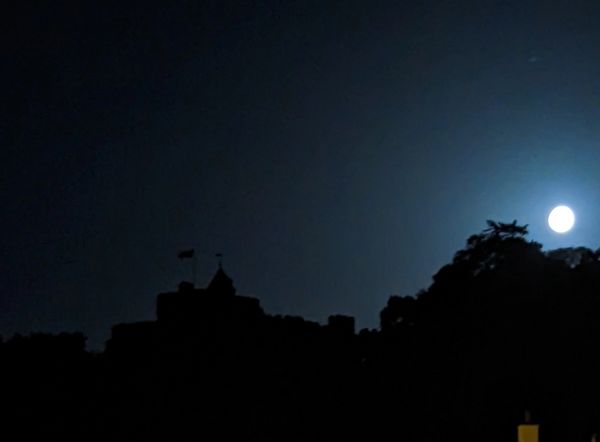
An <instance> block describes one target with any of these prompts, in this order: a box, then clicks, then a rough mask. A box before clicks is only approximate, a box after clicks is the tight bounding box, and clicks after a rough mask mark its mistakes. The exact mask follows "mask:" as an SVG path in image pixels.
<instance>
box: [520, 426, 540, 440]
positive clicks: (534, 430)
mask: <svg viewBox="0 0 600 442" xmlns="http://www.w3.org/2000/svg"><path fill="white" fill-rule="evenodd" d="M539 428H540V427H539V425H531V424H525V425H519V427H518V432H519V442H538V441H539V437H540V436H539Z"/></svg>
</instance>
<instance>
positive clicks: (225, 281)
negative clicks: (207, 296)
mask: <svg viewBox="0 0 600 442" xmlns="http://www.w3.org/2000/svg"><path fill="white" fill-rule="evenodd" d="M207 289H208V290H209V291H211V292H215V293H222V294H224V295H229V296H233V295H235V287H234V286H233V280H232V279H231V278H230V277H229V276H227V274H226V273H225V271H224V270H223V265H222V263H221V262H219V268H218V270H217V272H216V273H215V276H213V278H212V280H211V281H210V284H208V287H207Z"/></svg>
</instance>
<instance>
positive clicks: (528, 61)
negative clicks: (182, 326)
mask: <svg viewBox="0 0 600 442" xmlns="http://www.w3.org/2000/svg"><path fill="white" fill-rule="evenodd" d="M84 3H85V5H84ZM124 3H126V2H121V1H118V2H97V3H96V2H73V3H65V2H59V1H57V2H39V3H38V2H14V4H13V5H12V6H7V4H3V7H2V14H0V15H1V17H2V18H1V19H0V21H1V23H0V25H1V28H0V29H2V30H1V31H0V36H1V39H0V45H1V48H2V58H1V60H2V62H1V63H2V66H1V67H2V69H1V72H0V80H1V85H2V96H1V98H2V99H1V100H0V103H1V104H0V116H1V119H0V141H1V150H0V155H1V158H0V167H1V175H0V201H1V202H2V215H1V217H0V228H1V232H2V238H3V240H2V247H1V249H0V250H1V255H0V266H1V267H0V269H1V270H0V333H1V334H2V335H4V337H5V338H6V337H10V336H11V335H12V334H13V333H15V332H21V333H29V332H32V331H45V332H59V331H75V330H81V331H83V332H84V333H85V334H87V335H88V336H89V337H90V346H91V347H92V348H102V345H103V342H104V340H105V339H106V338H108V334H109V330H110V326H111V325H112V324H115V323H117V322H132V321H136V320H145V319H152V318H153V317H154V300H155V295H156V294H157V293H158V292H160V291H167V290H172V289H174V288H175V287H176V285H177V283H178V282H179V281H180V280H182V279H189V278H191V270H190V262H188V261H183V262H182V261H180V260H178V259H177V253H178V252H179V251H181V250H183V249H187V248H192V247H193V248H195V249H196V252H197V255H198V261H197V266H198V283H199V284H200V285H201V286H203V285H205V284H206V283H207V282H208V280H209V279H210V277H211V276H212V274H213V273H214V271H215V270H216V268H217V259H216V258H215V257H214V254H215V253H218V252H222V253H223V254H224V267H225V269H226V271H227V272H228V273H229V274H230V276H231V277H232V278H233V279H234V281H235V284H236V287H237V288H238V292H241V293H243V294H249V295H255V296H257V297H259V298H260V299H261V301H262V304H263V307H264V308H265V310H266V311H267V312H268V313H273V314H276V313H281V314H294V315H302V316H304V317H306V318H307V319H311V320H317V321H319V322H324V321H326V319H327V316H328V315H329V314H332V313H342V314H350V315H354V316H356V317H357V320H358V324H357V325H358V327H359V328H363V327H376V326H377V325H378V314H379V311H380V310H381V308H382V307H383V306H384V305H385V303H386V301H387V298H388V297H389V295H391V294H401V295H406V294H415V293H416V292H417V291H418V290H419V289H421V288H425V287H427V286H428V285H429V284H430V282H431V276H432V275H433V274H434V273H435V272H436V271H437V270H438V269H439V267H440V266H442V265H443V264H445V263H447V262H449V260H450V259H451V258H452V255H453V254H454V252H455V251H456V250H458V249H459V248H461V247H462V246H463V245H464V243H465V240H466V238H467V237H468V236H469V235H471V234H473V233H477V232H479V231H481V230H482V229H483V228H485V221H486V219H495V220H499V221H512V220H513V219H517V220H518V221H519V222H520V223H524V224H525V223H527V224H529V226H530V233H531V234H530V237H531V238H532V239H535V240H537V241H540V242H542V243H543V244H544V246H545V248H556V247H562V246H570V245H585V246H588V247H591V248H594V249H595V248H597V247H598V246H600V223H598V222H597V220H598V218H599V217H600V210H599V207H600V144H599V141H600V124H599V121H600V2H597V1H589V2H577V1H564V2H551V1H543V2H542V1H541V2H530V1H525V0H521V1H514V2H511V1H473V2H458V1H447V2H442V1H439V2H431V1H415V2H401V1H397V2H389V3H387V2H372V1H360V2H357V1H343V2H342V1H340V2H327V1H323V0H318V1H304V2H291V1H243V2H242V1H240V2H232V3H230V2H225V1H214V2H200V1H198V2H196V1H180V2H174V1H171V2H164V3H163V4H162V5H159V6H153V5H151V2H146V1H144V2H139V3H127V5H124ZM560 203H564V204H568V205H570V206H571V207H572V208H573V209H574V211H575V213H576V216H577V223H576V226H575V228H574V230H573V231H572V232H570V233H568V234H565V235H562V236H561V235H557V234H554V233H552V232H551V231H549V229H548V227H547V226H546V216H547V214H548V212H549V210H550V209H551V208H552V207H553V206H554V205H556V204H560Z"/></svg>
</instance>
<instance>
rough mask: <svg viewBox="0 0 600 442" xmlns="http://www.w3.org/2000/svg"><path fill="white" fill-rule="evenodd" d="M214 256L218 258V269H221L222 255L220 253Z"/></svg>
mask: <svg viewBox="0 0 600 442" xmlns="http://www.w3.org/2000/svg"><path fill="white" fill-rule="evenodd" d="M215 256H216V257H217V258H219V268H220V269H223V254H222V253H215Z"/></svg>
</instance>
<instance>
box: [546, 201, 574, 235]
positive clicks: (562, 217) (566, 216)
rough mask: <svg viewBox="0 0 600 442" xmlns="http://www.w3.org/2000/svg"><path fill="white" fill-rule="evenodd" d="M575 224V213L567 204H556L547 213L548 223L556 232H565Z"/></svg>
mask: <svg viewBox="0 0 600 442" xmlns="http://www.w3.org/2000/svg"><path fill="white" fill-rule="evenodd" d="M574 224H575V214H574V213H573V211H572V210H571V209H570V208H569V207H567V206H556V207H555V208H554V209H552V211H551V212H550V215H548V225H549V226H550V228H551V229H552V230H554V231H555V232H556V233H567V232H568V231H569V230H571V229H572V228H573V225H574Z"/></svg>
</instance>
